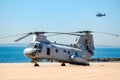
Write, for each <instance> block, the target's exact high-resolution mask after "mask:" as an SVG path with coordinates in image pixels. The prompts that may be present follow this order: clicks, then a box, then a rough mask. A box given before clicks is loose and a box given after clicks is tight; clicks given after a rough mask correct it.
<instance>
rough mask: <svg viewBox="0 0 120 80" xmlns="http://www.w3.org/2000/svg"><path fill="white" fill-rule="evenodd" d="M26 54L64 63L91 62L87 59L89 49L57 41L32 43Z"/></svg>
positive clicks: (39, 58)
mask: <svg viewBox="0 0 120 80" xmlns="http://www.w3.org/2000/svg"><path fill="white" fill-rule="evenodd" d="M24 54H25V55H27V56H28V57H29V58H32V59H37V60H41V59H49V60H56V61H59V62H62V63H73V64H81V63H85V64H89V63H88V61H87V60H86V59H85V57H84V56H85V54H90V53H89V52H88V51H85V50H81V49H78V48H74V47H72V46H69V45H68V46H66V45H62V44H57V43H47V42H36V43H30V44H29V45H28V47H27V48H26V49H25V50H24Z"/></svg>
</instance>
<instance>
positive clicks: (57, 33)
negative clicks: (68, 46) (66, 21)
mask: <svg viewBox="0 0 120 80" xmlns="http://www.w3.org/2000/svg"><path fill="white" fill-rule="evenodd" d="M48 33H53V34H56V35H59V34H68V35H75V36H80V35H79V34H76V33H65V32H48Z"/></svg>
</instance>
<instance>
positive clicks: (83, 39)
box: [75, 33, 95, 59]
mask: <svg viewBox="0 0 120 80" xmlns="http://www.w3.org/2000/svg"><path fill="white" fill-rule="evenodd" d="M75 44H76V45H78V48H80V49H83V50H84V51H87V52H88V53H86V52H85V54H84V57H85V58H87V59H89V58H90V57H91V56H92V55H93V54H94V49H95V48H94V42H93V35H92V34H90V33H84V34H81V36H80V37H79V38H78V39H77V40H76V43H75Z"/></svg>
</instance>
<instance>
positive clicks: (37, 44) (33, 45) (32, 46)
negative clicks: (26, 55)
mask: <svg viewBox="0 0 120 80" xmlns="http://www.w3.org/2000/svg"><path fill="white" fill-rule="evenodd" d="M28 48H37V49H42V44H39V43H29V45H28Z"/></svg>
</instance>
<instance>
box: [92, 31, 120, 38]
mask: <svg viewBox="0 0 120 80" xmlns="http://www.w3.org/2000/svg"><path fill="white" fill-rule="evenodd" d="M91 32H94V33H101V34H107V35H113V36H117V37H119V36H120V35H117V34H112V33H105V32H97V31H91Z"/></svg>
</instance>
